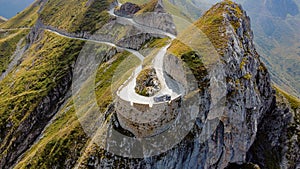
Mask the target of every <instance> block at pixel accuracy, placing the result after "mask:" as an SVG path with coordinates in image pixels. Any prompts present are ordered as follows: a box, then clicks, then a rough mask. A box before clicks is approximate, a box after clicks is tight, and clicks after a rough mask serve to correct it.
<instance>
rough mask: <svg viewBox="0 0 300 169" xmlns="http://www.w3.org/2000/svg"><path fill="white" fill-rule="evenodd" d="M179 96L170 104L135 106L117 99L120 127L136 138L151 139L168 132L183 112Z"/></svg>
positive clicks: (135, 104) (116, 106)
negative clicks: (150, 137)
mask: <svg viewBox="0 0 300 169" xmlns="http://www.w3.org/2000/svg"><path fill="white" fill-rule="evenodd" d="M181 104H182V100H181V97H180V96H179V97H178V98H175V99H174V100H172V101H170V102H163V103H157V104H153V105H152V107H150V106H149V104H137V103H133V105H132V104H131V103H130V102H128V101H125V100H122V99H121V98H117V99H116V105H115V108H116V112H117V117H118V121H119V123H120V125H121V126H122V127H123V128H124V129H126V130H128V131H130V132H132V133H133V134H134V135H135V136H136V137H149V136H153V135H156V134H159V133H161V132H163V131H165V130H167V129H168V128H169V127H170V125H171V124H172V122H173V121H174V120H175V119H176V117H177V116H178V114H179V112H180V111H181Z"/></svg>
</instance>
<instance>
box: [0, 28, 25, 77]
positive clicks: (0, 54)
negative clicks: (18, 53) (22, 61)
mask: <svg viewBox="0 0 300 169" xmlns="http://www.w3.org/2000/svg"><path fill="white" fill-rule="evenodd" d="M27 34H28V30H18V31H17V30H16V31H4V32H0V74H2V73H3V72H4V71H5V70H6V68H7V66H8V64H9V62H10V60H11V59H12V58H11V56H12V55H13V54H14V52H15V50H16V48H17V44H18V42H19V41H20V40H21V39H22V38H24V37H25V36H26V35H27Z"/></svg>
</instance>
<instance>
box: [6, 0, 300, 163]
mask: <svg viewBox="0 0 300 169" xmlns="http://www.w3.org/2000/svg"><path fill="white" fill-rule="evenodd" d="M68 2H69V3H68ZM76 2H77V1H59V0H54V1H52V0H51V1H38V2H36V3H35V4H34V5H33V6H31V7H30V8H29V10H28V11H27V12H25V13H21V14H20V16H17V17H16V18H14V20H10V21H8V22H7V23H5V25H4V26H3V25H0V27H2V28H13V27H12V25H14V24H12V22H13V21H16V20H17V21H18V19H19V18H24V17H25V18H27V20H28V22H26V23H23V22H20V23H18V24H19V25H18V26H20V27H30V26H31V25H34V26H33V27H32V29H30V30H21V32H9V30H7V31H8V32H7V33H6V34H0V35H1V36H0V37H1V38H2V37H4V38H5V37H7V36H9V35H10V34H14V33H15V35H16V38H15V39H14V38H13V39H11V41H12V42H16V43H15V45H12V46H11V48H17V51H16V52H12V51H10V52H8V53H7V55H9V56H10V55H12V56H14V57H12V58H9V57H8V58H6V60H5V61H6V62H7V60H10V59H12V60H14V58H16V59H15V62H11V64H9V63H6V62H5V65H6V66H3V67H1V68H3V69H4V70H6V74H5V76H4V75H3V76H1V77H3V79H1V81H0V93H1V98H0V106H1V107H0V115H1V116H0V117H1V118H0V129H1V130H0V143H1V146H0V168H12V167H14V168H41V167H42V168H226V167H228V168H230V167H237V166H240V167H242V166H243V167H245V166H250V167H252V168H254V167H257V166H255V165H254V164H257V165H259V166H260V167H261V168H277V167H280V168H297V167H299V165H300V162H299V160H300V158H299V155H298V150H299V147H300V146H299V125H300V124H299V101H298V100H297V99H295V98H292V99H291V98H289V97H288V95H287V94H286V93H284V92H283V91H279V89H277V91H276V92H277V94H275V93H276V92H275V90H274V89H273V88H272V87H271V82H270V75H269V72H268V70H267V69H266V67H265V66H264V64H263V63H262V62H261V61H260V56H259V54H258V53H257V52H256V49H255V46H254V44H253V33H252V30H251V25H250V18H249V17H248V16H247V14H246V12H245V11H244V10H243V9H242V8H241V6H239V5H237V4H235V3H232V2H231V1H225V2H221V3H219V4H217V5H214V6H213V7H212V8H211V9H210V10H209V11H207V12H206V13H205V14H204V16H202V17H201V18H200V19H199V20H198V21H196V22H195V23H194V27H196V28H197V29H199V30H201V31H202V32H203V33H204V34H205V35H206V36H207V38H208V39H209V40H210V42H211V45H212V46H213V48H214V49H215V51H217V55H218V57H217V58H216V62H214V64H212V65H210V66H211V67H208V66H207V65H206V64H205V60H208V59H209V58H210V57H211V56H210V55H205V54H203V53H202V52H201V51H200V52H199V51H195V50H192V49H190V48H184V45H178V44H177V43H176V42H177V41H173V43H172V44H171V46H170V48H169V55H168V57H167V58H166V59H165V60H164V63H165V65H167V66H165V67H164V68H165V69H166V70H165V71H166V72H168V73H169V74H170V75H171V74H172V73H173V74H174V75H176V74H177V75H181V74H184V73H185V72H184V70H185V69H181V67H182V65H180V66H178V67H176V66H174V65H176V64H179V63H181V62H182V63H184V65H187V66H188V68H189V69H190V70H191V72H192V74H193V76H194V77H195V79H196V80H197V82H196V86H197V87H198V90H196V91H197V93H196V94H194V96H193V99H195V98H196V99H195V100H196V101H195V102H196V103H197V105H198V110H197V112H198V114H197V115H196V119H195V123H194V125H193V127H192V130H191V131H190V132H189V133H188V135H187V136H186V137H184V139H183V140H182V141H181V142H180V143H178V144H177V145H176V146H174V147H173V148H172V149H170V150H168V151H166V152H164V153H162V154H160V155H156V156H153V157H145V158H138V159H135V158H128V157H126V158H125V157H121V156H117V155H114V154H112V153H110V152H108V151H106V150H104V149H103V148H101V147H99V146H98V145H97V144H96V141H97V139H98V138H97V137H94V136H93V134H94V133H92V135H89V134H90V133H89V134H86V133H87V132H86V130H85V129H84V128H82V126H84V125H83V124H82V121H84V122H85V123H91V122H95V121H94V120H93V119H97V118H98V117H99V114H101V115H104V117H103V119H101V120H100V121H102V120H103V121H105V123H107V124H108V126H109V127H112V128H115V129H116V130H117V131H120V132H121V133H123V134H125V135H129V136H131V137H132V133H130V132H128V131H126V130H124V129H122V128H121V127H120V124H119V123H118V119H117V115H116V112H115V111H116V110H115V107H114V106H115V105H114V99H113V95H114V93H113V92H114V91H112V88H118V87H119V86H120V85H121V84H122V83H123V81H125V79H123V81H122V78H121V76H120V77H119V76H117V77H113V76H116V74H118V73H115V71H116V72H118V67H122V66H123V67H122V72H123V73H125V72H130V71H132V68H134V67H136V66H137V65H138V64H139V60H138V59H137V58H132V57H131V56H130V54H129V52H128V51H126V50H124V49H127V48H130V49H135V50H138V51H140V52H141V53H143V54H146V53H151V50H150V49H147V47H153V46H154V47H153V48H161V47H163V46H164V45H166V41H167V40H166V39H167V38H165V37H166V36H165V35H157V34H155V33H151V32H150V33H149V32H147V30H144V29H142V28H141V27H139V26H136V25H131V26H130V25H129V26H128V24H129V23H128V22H127V20H126V19H122V18H121V19H120V18H118V17H114V16H110V15H109V14H108V12H107V11H109V10H110V9H111V8H112V7H115V6H116V5H117V2H115V1H114V2H112V1H101V0H99V1H97V0H94V1H90V0H89V1H88V0H86V1H84V2H82V4H80V5H79V6H76V5H74V4H76ZM154 2H156V3H155V5H154V7H155V8H154V11H155V9H157V10H158V11H155V12H156V13H154V14H153V13H152V14H151V15H147V16H145V15H143V13H142V12H140V13H139V11H143V10H145V9H143V6H137V5H134V4H130V5H128V4H127V5H126V6H123V8H120V9H119V13H121V14H122V15H126V16H127V17H133V18H135V20H136V21H137V22H139V25H144V26H145V25H146V26H149V25H150V26H152V27H154V28H159V29H161V30H163V31H166V32H169V33H174V34H176V33H177V32H176V30H174V29H175V28H174V23H172V22H173V20H172V18H171V16H170V15H168V14H166V13H165V11H164V10H163V4H161V3H162V2H161V1H159V3H157V1H154ZM57 4H61V5H57ZM150 4H151V3H150ZM70 5H74V10H71V12H70V13H66V16H65V17H66V18H65V19H66V22H65V23H63V24H62V23H61V22H62V19H64V16H63V15H62V14H64V11H62V10H63V9H64V8H65V7H66V6H70ZM145 6H147V5H145ZM81 7H82V8H81ZM98 7H100V9H101V10H100V11H101V12H100V13H97V12H96V11H97V10H96V9H98ZM56 8H58V9H56ZM77 8H81V11H78V10H77ZM72 9H73V8H72ZM52 10H54V11H60V13H53V12H54V11H52ZM49 11H50V13H49ZM124 11H125V12H124ZM116 13H118V12H116ZM50 14H51V15H50ZM155 14H157V15H159V16H161V17H160V18H162V19H157V18H155ZM138 15H140V16H138ZM87 16H89V17H90V18H89V20H86V17H87ZM139 17H140V18H139ZM138 18H139V19H138ZM145 18H150V19H145ZM25 20H26V19H25ZM91 20H95V22H94V21H93V22H90V21H91ZM147 20H148V21H149V22H147ZM88 22H89V23H88ZM165 23H168V24H167V25H165ZM164 26H165V27H164ZM95 29H100V30H99V31H98V35H97V36H91V34H92V33H93V32H95V31H96V30H95ZM187 30H188V28H187ZM11 31H14V30H11ZM24 32H25V33H24ZM120 32H121V33H120ZM17 35H18V36H17ZM13 37H15V36H13ZM89 37H90V38H91V40H92V41H101V40H103V39H105V40H106V41H109V42H111V43H114V44H117V45H119V46H120V47H119V48H115V47H111V46H105V47H103V46H101V45H100V44H93V45H92V47H93V48H96V47H97V45H100V48H97V49H98V50H95V56H99V57H96V59H95V60H91V61H89V60H88V58H91V57H93V56H92V55H90V56H89V57H88V58H84V57H82V56H81V55H79V53H80V51H89V50H92V48H86V47H84V43H85V41H86V39H85V38H89ZM178 37H189V36H187V35H185V34H183V35H180V34H179V35H178ZM8 39H10V38H8ZM193 40H196V41H197V39H193ZM198 40H199V41H201V40H200V39H198ZM17 42H19V43H17ZM86 43H92V42H91V41H88V42H86ZM13 44H14V43H13ZM0 47H1V46H0ZM122 47H123V48H122ZM183 48H184V50H183ZM18 51H19V52H18ZM149 51H150V52H149ZM178 51H183V52H178ZM15 55H17V56H18V57H16V56H15ZM0 56H1V55H0ZM5 56H6V55H5ZM2 58H4V57H2V56H1V58H0V59H2ZM172 58H177V60H176V59H175V60H174V59H172ZM178 60H180V61H178ZM88 61H89V62H88ZM97 62H101V64H100V65H99V68H97V71H98V73H97V75H96V78H95V84H97V85H96V86H95V95H96V96H97V104H98V106H99V110H98V111H97V112H91V111H90V110H89V109H88V108H89V107H91V106H92V105H88V104H87V105H83V106H82V107H76V106H78V105H75V103H74V102H75V101H74V100H73V98H72V97H71V89H70V86H71V83H72V78H74V75H76V74H85V71H86V68H87V69H89V68H91V67H94V66H95V65H96V63H97ZM124 62H125V63H126V65H125V66H124V65H122V63H124ZM78 64H79V65H81V69H78V70H77V71H76V70H74V69H73V68H74V67H75V66H76V65H78ZM170 65H171V66H170ZM172 66H174V67H172ZM7 67H8V68H7ZM179 68H180V69H179ZM172 69H174V71H173V70H172ZM177 69H178V70H180V72H177V71H178V70H177ZM119 74H122V73H119ZM189 76H191V75H189ZM112 77H113V78H114V79H117V80H115V81H114V80H113V81H112V80H111V79H112ZM80 80H82V81H84V79H80ZM216 82H217V83H216ZM82 85H83V88H87V86H84V83H83V82H82ZM79 86H80V85H79ZM220 93H221V94H220ZM219 95H220V96H222V98H218V99H217V100H218V101H217V102H216V101H215V99H216V97H217V96H219ZM74 97H76V96H74ZM286 98H288V99H286ZM178 105H181V104H178ZM179 107H180V106H179ZM78 109H80V110H86V112H84V113H83V114H81V115H80V116H78V114H76V111H78ZM78 117H80V119H78ZM97 122H98V121H96V122H95V127H94V128H96V129H95V131H98V130H103V131H105V130H108V128H103V129H102V128H100V129H98V128H99V127H97V126H100V125H101V124H100V123H97ZM212 126H214V127H213V129H211V128H210V127H212ZM203 133H205V134H204V135H203ZM206 134H207V135H206ZM96 136H97V134H96ZM174 137H176V135H175V136H174ZM159 144H160V143H157V146H162V145H159ZM128 148H135V147H134V145H129V147H128ZM145 153H146V152H145ZM252 163H253V164H252Z"/></svg>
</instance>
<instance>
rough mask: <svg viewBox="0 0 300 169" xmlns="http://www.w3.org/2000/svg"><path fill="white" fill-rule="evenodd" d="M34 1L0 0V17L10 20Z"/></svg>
mask: <svg viewBox="0 0 300 169" xmlns="http://www.w3.org/2000/svg"><path fill="white" fill-rule="evenodd" d="M33 1H34V0H0V16H3V17H5V18H11V17H13V16H15V15H16V14H17V13H18V12H21V11H23V10H24V9H25V8H26V7H27V6H29V5H30V4H31V3H32V2H33Z"/></svg>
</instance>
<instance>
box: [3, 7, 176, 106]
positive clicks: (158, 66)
mask: <svg viewBox="0 0 300 169" xmlns="http://www.w3.org/2000/svg"><path fill="white" fill-rule="evenodd" d="M119 5H121V4H120V3H119ZM108 13H109V14H110V15H112V16H114V17H116V18H117V19H120V20H121V21H123V22H126V23H127V24H131V25H133V26H136V27H137V28H139V29H141V30H143V31H145V32H147V33H153V34H160V35H164V36H168V37H169V38H171V39H172V40H173V39H175V38H176V36H175V35H172V34H170V33H168V32H164V31H162V30H160V29H157V28H152V27H148V26H145V25H141V24H139V23H137V22H135V21H134V20H133V19H131V18H126V17H121V16H117V15H115V14H114V8H112V9H111V10H109V11H108ZM20 29H26V30H28V29H31V28H13V29H0V31H11V30H20ZM44 30H46V31H49V32H52V33H54V34H56V35H58V36H61V37H65V38H69V39H76V40H83V41H87V42H93V43H98V44H105V45H109V46H111V47H115V48H118V49H121V50H126V51H128V52H130V53H132V54H133V55H135V56H136V57H138V58H139V59H140V60H141V62H143V60H144V56H143V55H142V54H141V53H140V52H138V51H136V50H132V49H129V48H124V47H121V46H117V45H116V44H114V43H111V42H107V41H103V40H101V41H100V40H92V39H87V38H79V37H74V36H70V35H66V34H63V33H60V32H58V31H57V30H53V29H51V28H44ZM170 44H171V43H170ZM170 44H168V45H166V46H165V47H163V48H162V49H161V50H160V51H159V52H158V54H157V55H156V57H155V58H154V60H153V66H154V68H155V70H156V73H157V77H158V79H159V81H160V83H161V90H160V91H159V92H158V93H157V94H156V95H155V96H158V95H163V94H168V95H170V96H171V99H175V98H177V97H179V96H180V95H181V94H180V93H176V92H173V90H172V89H170V88H169V86H168V85H167V84H169V83H173V82H168V83H167V82H166V79H165V77H164V72H163V58H164V56H165V54H166V52H167V49H168V47H169V46H170ZM10 66H15V65H10ZM141 71H142V64H141V65H139V66H138V67H137V68H136V70H135V71H134V73H133V75H132V76H131V77H130V78H129V79H128V83H127V84H126V86H125V84H124V87H122V88H120V91H118V92H117V94H118V96H119V97H120V98H121V99H123V100H126V101H129V102H131V103H139V104H149V105H150V106H152V105H153V104H156V103H155V102H154V101H153V98H154V97H155V96H152V97H144V96H141V95H139V94H137V93H136V92H135V89H134V88H135V86H136V78H137V76H138V75H139V73H140V72H141ZM7 74H8V72H6V73H5V75H7ZM5 75H4V76H5ZM3 78H4V77H2V79H3ZM171 86H172V85H171Z"/></svg>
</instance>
